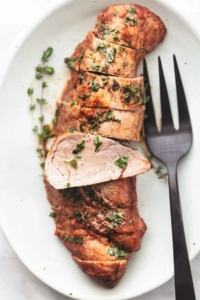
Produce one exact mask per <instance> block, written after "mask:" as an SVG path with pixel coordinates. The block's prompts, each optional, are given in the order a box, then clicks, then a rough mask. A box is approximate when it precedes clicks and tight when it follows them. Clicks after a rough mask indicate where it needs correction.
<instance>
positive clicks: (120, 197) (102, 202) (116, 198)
mask: <svg viewBox="0 0 200 300" xmlns="http://www.w3.org/2000/svg"><path fill="white" fill-rule="evenodd" d="M44 184H45V189H46V194H47V199H48V200H49V202H50V204H51V205H52V206H54V207H59V206H63V205H64V206H67V207H73V208H74V209H75V208H77V209H79V207H82V206H83V205H89V206H90V207H93V209H94V211H96V210H97V211H98V210H99V208H102V207H103V208H104V209H106V208H111V209H115V208H125V207H132V206H133V204H135V203H136V202H137V194H136V186H135V177H127V178H123V179H117V180H113V181H108V182H104V183H99V184H95V185H91V186H86V187H80V188H70V189H63V190H56V189H55V188H54V187H53V186H51V185H50V183H49V182H48V180H47V178H46V176H45V177H44ZM85 210H86V209H85Z"/></svg>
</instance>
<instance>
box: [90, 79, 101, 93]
mask: <svg viewBox="0 0 200 300" xmlns="http://www.w3.org/2000/svg"><path fill="white" fill-rule="evenodd" d="M99 88H100V86H99V84H98V82H97V81H95V79H93V80H92V84H91V89H92V90H93V91H94V92H97V91H98V90H99Z"/></svg>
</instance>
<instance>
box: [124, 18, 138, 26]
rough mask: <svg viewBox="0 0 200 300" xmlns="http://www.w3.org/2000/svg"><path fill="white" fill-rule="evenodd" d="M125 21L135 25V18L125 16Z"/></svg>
mask: <svg viewBox="0 0 200 300" xmlns="http://www.w3.org/2000/svg"><path fill="white" fill-rule="evenodd" d="M125 21H126V22H130V24H131V25H132V26H135V25H137V20H136V19H135V18H131V17H126V20H125Z"/></svg>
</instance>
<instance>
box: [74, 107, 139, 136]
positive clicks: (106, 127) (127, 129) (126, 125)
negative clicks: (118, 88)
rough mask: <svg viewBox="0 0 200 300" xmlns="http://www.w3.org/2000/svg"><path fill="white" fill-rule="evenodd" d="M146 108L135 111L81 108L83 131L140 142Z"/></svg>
mask: <svg viewBox="0 0 200 300" xmlns="http://www.w3.org/2000/svg"><path fill="white" fill-rule="evenodd" d="M144 112H145V106H144V105H140V106H139V107H138V108H137V109H136V110H134V111H126V110H117V109H113V110H112V109H103V108H101V109H100V108H85V107H84V108H81V111H80V119H81V131H83V132H91V133H94V134H101V135H103V136H106V137H109V138H114V139H119V140H128V141H140V140H141V130H142V127H143V120H144Z"/></svg>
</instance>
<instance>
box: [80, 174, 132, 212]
mask: <svg viewBox="0 0 200 300" xmlns="http://www.w3.org/2000/svg"><path fill="white" fill-rule="evenodd" d="M88 188H89V189H91V187H84V189H86V190H87V189H88ZM92 188H93V190H94V191H95V192H96V193H98V195H99V197H101V198H102V199H103V201H104V202H105V201H106V200H107V201H110V202H111V203H113V204H114V205H115V207H130V206H132V205H133V204H134V203H136V202H137V194H136V177H128V178H123V179H122V178H120V179H118V180H113V181H108V182H104V183H99V184H95V185H93V186H92Z"/></svg>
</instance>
